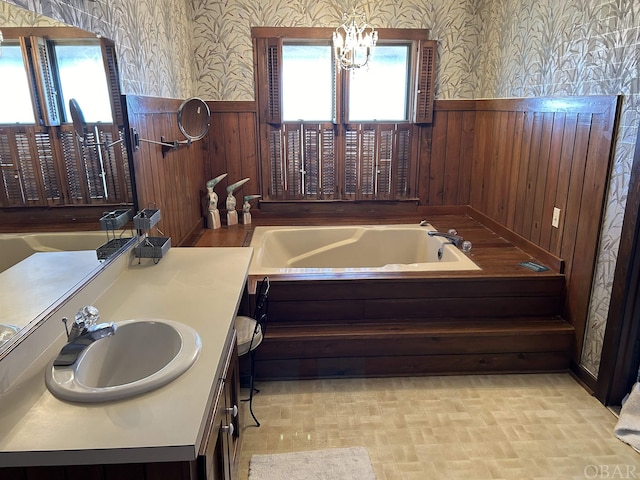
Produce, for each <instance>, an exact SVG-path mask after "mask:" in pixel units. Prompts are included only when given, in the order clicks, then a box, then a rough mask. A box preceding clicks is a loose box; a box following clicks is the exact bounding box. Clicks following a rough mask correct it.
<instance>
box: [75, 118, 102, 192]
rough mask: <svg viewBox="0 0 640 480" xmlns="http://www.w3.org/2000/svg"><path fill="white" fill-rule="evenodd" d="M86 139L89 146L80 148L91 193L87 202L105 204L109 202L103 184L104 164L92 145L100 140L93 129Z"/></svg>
mask: <svg viewBox="0 0 640 480" xmlns="http://www.w3.org/2000/svg"><path fill="white" fill-rule="evenodd" d="M85 138H86V140H87V142H86V143H87V145H88V146H80V147H79V148H80V152H81V154H80V159H81V163H82V170H83V175H84V177H85V179H86V181H87V190H88V193H89V198H88V199H87V201H88V203H103V202H106V200H107V192H106V190H105V185H104V183H103V172H102V162H101V159H100V155H99V154H98V149H97V147H96V146H93V145H92V144H95V143H98V142H99V141H100V139H99V138H98V137H96V134H95V131H94V130H93V129H89V131H88V132H87V135H86V137H85Z"/></svg>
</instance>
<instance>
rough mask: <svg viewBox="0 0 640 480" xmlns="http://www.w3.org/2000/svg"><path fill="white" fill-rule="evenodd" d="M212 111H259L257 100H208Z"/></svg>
mask: <svg viewBox="0 0 640 480" xmlns="http://www.w3.org/2000/svg"><path fill="white" fill-rule="evenodd" d="M207 105H209V109H210V110H211V113H258V103H257V102H255V101H229V102H221V101H207Z"/></svg>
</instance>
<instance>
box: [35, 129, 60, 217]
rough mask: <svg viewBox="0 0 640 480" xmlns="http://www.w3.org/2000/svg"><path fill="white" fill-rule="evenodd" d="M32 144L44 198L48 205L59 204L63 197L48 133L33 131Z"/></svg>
mask: <svg viewBox="0 0 640 480" xmlns="http://www.w3.org/2000/svg"><path fill="white" fill-rule="evenodd" d="M34 144H35V151H36V158H37V162H38V166H39V174H40V178H41V180H42V188H43V189H44V198H46V200H47V204H49V205H59V204H61V203H63V198H62V193H61V190H60V182H59V180H58V174H57V171H56V163H55V158H54V152H53V142H52V139H51V136H50V133H49V132H46V131H36V132H34Z"/></svg>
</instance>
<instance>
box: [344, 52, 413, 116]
mask: <svg viewBox="0 0 640 480" xmlns="http://www.w3.org/2000/svg"><path fill="white" fill-rule="evenodd" d="M409 61H410V45H408V44H405V45H383V44H380V45H377V46H376V48H375V54H374V56H373V57H372V58H371V60H370V61H369V65H368V66H367V67H364V68H360V69H358V70H355V71H354V72H353V73H352V75H351V78H350V79H349V119H348V120H349V122H374V121H392V122H405V121H407V120H409V99H408V94H409V82H410V77H409V70H410V62H409Z"/></svg>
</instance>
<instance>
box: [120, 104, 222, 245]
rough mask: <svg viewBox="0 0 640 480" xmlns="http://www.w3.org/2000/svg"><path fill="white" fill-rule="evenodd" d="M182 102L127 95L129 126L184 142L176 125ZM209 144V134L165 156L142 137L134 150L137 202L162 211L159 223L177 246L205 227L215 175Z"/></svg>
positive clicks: (157, 139)
mask: <svg viewBox="0 0 640 480" xmlns="http://www.w3.org/2000/svg"><path fill="white" fill-rule="evenodd" d="M182 101H183V100H180V99H167V98H155V97H140V96H132V95H127V96H126V105H127V114H128V119H129V127H130V128H131V129H135V130H136V131H137V132H138V135H139V136H140V138H142V139H147V140H152V141H155V142H160V141H161V139H164V140H165V141H168V142H169V143H171V142H173V141H174V140H184V139H185V137H184V135H182V133H181V132H180V130H179V128H178V124H177V111H178V108H179V107H180V104H181V103H182ZM210 134H211V131H210V133H209V135H210ZM208 146H209V142H208V140H207V137H205V138H204V139H202V140H200V141H196V142H193V143H191V144H190V145H180V146H179V147H178V148H177V149H175V150H170V151H168V152H167V153H166V155H165V156H163V155H162V146H161V145H156V144H152V143H148V142H144V141H141V142H140V144H139V149H138V150H137V151H133V152H132V157H131V158H132V159H133V169H134V175H135V181H136V190H137V198H138V205H139V206H140V208H143V207H146V206H148V205H150V204H151V205H155V206H156V208H159V209H160V211H161V217H162V218H161V220H160V222H159V223H158V225H157V227H158V229H159V230H160V231H162V233H163V234H164V236H169V237H171V242H172V244H173V245H191V244H192V243H193V239H194V238H195V237H197V235H199V234H200V232H201V229H202V227H203V219H204V214H203V212H204V199H205V197H206V182H207V180H209V179H210V178H211V174H210V169H209V168H210V166H209V161H208Z"/></svg>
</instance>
